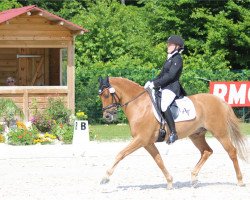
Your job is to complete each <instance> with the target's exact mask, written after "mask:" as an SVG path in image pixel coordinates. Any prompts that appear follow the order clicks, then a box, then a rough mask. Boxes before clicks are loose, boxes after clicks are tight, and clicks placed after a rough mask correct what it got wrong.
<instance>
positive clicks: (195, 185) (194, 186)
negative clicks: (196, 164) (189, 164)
mask: <svg viewBox="0 0 250 200" xmlns="http://www.w3.org/2000/svg"><path fill="white" fill-rule="evenodd" d="M198 184H199V181H198V180H197V179H196V180H192V181H191V187H193V188H197V187H198Z"/></svg>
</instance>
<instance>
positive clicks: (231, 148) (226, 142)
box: [216, 135, 245, 186]
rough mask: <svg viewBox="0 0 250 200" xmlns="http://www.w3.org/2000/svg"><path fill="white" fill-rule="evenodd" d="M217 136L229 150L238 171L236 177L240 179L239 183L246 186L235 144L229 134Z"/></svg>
mask: <svg viewBox="0 0 250 200" xmlns="http://www.w3.org/2000/svg"><path fill="white" fill-rule="evenodd" d="M216 138H217V139H218V140H219V142H220V143H221V144H222V146H223V147H224V149H225V150H226V151H227V153H228V155H229V157H230V158H231V160H232V161H233V165H234V169H235V172H236V177H237V180H238V183H237V185H239V186H245V184H244V183H243V181H242V173H241V171H240V166H239V163H238V158H237V150H236V148H235V147H234V146H233V144H232V142H231V140H230V138H229V136H228V135H223V136H220V137H219V136H216Z"/></svg>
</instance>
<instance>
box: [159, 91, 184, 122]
mask: <svg viewBox="0 0 250 200" xmlns="http://www.w3.org/2000/svg"><path fill="white" fill-rule="evenodd" d="M183 97H184V96H179V97H176V98H175V99H174V101H173V102H172V103H171V104H170V111H171V113H172V116H173V118H174V120H175V119H177V117H178V116H179V112H180V110H179V108H178V106H177V104H176V101H175V100H176V99H182V98H183ZM161 98H162V93H161V91H160V90H156V91H155V102H156V106H157V110H158V112H159V113H160V114H161V116H162V118H163V119H164V117H163V116H164V115H163V113H162V111H161ZM164 120H165V119H164Z"/></svg>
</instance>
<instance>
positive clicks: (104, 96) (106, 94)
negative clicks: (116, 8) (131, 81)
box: [100, 87, 117, 122]
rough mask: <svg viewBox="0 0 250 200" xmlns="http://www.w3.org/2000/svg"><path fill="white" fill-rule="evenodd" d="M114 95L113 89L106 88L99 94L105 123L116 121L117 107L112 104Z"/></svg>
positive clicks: (114, 103)
mask: <svg viewBox="0 0 250 200" xmlns="http://www.w3.org/2000/svg"><path fill="white" fill-rule="evenodd" d="M114 93H115V89H114V88H112V87H111V88H107V89H104V90H103V91H102V93H101V94H100V98H101V101H102V107H103V109H102V110H103V118H104V119H105V120H106V121H107V122H112V121H115V120H117V106H116V102H114V98H116V97H114V96H112V95H113V94H114Z"/></svg>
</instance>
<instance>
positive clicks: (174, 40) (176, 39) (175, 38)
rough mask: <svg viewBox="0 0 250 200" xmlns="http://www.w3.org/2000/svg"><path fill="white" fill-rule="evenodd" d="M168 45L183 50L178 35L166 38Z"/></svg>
mask: <svg viewBox="0 0 250 200" xmlns="http://www.w3.org/2000/svg"><path fill="white" fill-rule="evenodd" d="M167 42H168V43H171V44H176V45H179V46H180V48H182V49H183V48H184V40H183V39H182V38H181V37H180V36H178V35H171V36H170V37H169V38H168V41H167Z"/></svg>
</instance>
